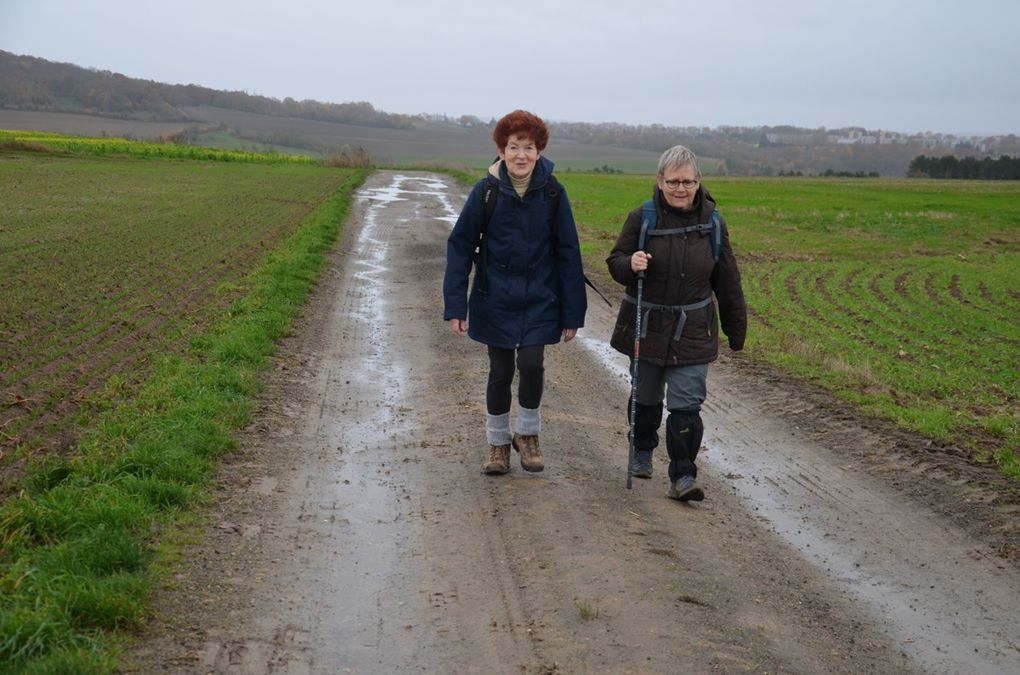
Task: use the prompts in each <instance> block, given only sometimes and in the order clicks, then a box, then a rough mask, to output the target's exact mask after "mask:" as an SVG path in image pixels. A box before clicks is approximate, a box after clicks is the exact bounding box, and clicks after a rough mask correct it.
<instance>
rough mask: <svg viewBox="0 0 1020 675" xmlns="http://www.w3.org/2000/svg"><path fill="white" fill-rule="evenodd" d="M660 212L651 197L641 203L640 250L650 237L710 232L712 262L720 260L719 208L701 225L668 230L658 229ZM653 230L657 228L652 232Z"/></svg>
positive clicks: (720, 218)
mask: <svg viewBox="0 0 1020 675" xmlns="http://www.w3.org/2000/svg"><path fill="white" fill-rule="evenodd" d="M657 221H658V212H657V211H656V209H655V203H654V202H653V201H652V200H651V199H649V200H648V201H646V202H645V203H644V204H642V205H641V233H640V234H639V235H638V250H642V251H643V250H644V248H645V244H646V243H647V240H648V237H656V236H665V235H669V234H684V233H687V232H708V233H709V237H710V239H709V242H710V243H711V244H712V262H713V263H717V262H719V255H720V254H721V253H722V216H720V215H719V211H718V209H713V210H712V215H711V216H709V218H708V222H707V223H701V224H699V225H688V226H687V227H676V228H670V229H668V230H656V228H655V225H656V223H657ZM651 230H655V231H654V232H652V231H651Z"/></svg>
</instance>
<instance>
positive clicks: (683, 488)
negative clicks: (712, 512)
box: [667, 476, 705, 502]
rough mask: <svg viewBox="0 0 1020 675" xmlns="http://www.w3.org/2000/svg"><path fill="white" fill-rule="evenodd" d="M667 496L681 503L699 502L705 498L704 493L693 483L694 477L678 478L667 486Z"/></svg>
mask: <svg viewBox="0 0 1020 675" xmlns="http://www.w3.org/2000/svg"><path fill="white" fill-rule="evenodd" d="M667 496H668V497H669V498H670V499H678V500H680V501H682V502H700V501H701V500H702V499H704V498H705V491H704V490H702V489H701V488H700V487H698V485H697V483H695V482H694V476H680V477H679V478H677V479H676V482H675V483H673V484H672V485H670V486H669V494H668V495H667Z"/></svg>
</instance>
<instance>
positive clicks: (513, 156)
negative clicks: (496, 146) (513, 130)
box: [499, 134, 539, 178]
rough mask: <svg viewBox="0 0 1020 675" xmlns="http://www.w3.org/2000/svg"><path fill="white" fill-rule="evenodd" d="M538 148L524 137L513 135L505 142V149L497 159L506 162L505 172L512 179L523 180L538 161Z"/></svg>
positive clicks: (533, 142)
mask: <svg viewBox="0 0 1020 675" xmlns="http://www.w3.org/2000/svg"><path fill="white" fill-rule="evenodd" d="M538 154H539V153H538V146H536V145H535V141H533V140H531V139H530V138H527V137H526V136H518V135H517V134H514V135H513V136H511V137H510V138H509V140H507V142H506V147H505V148H503V149H502V150H500V151H499V158H500V159H501V160H503V161H504V162H506V170H507V171H508V172H509V173H510V175H511V176H513V177H514V178H525V177H527V176H528V175H529V174H530V173H531V171H532V170H533V169H534V168H535V162H537V161H538Z"/></svg>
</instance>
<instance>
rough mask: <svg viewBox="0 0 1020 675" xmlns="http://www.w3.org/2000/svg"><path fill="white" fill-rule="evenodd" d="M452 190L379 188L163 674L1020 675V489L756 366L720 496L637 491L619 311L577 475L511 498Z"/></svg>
mask: <svg viewBox="0 0 1020 675" xmlns="http://www.w3.org/2000/svg"><path fill="white" fill-rule="evenodd" d="M463 197H464V194H463V190H460V189H458V188H455V187H452V186H451V181H450V180H449V179H446V178H443V177H439V176H434V175H426V174H395V173H391V172H380V173H378V174H376V175H374V176H373V177H372V178H371V179H370V180H369V181H368V183H367V184H366V185H365V186H364V188H363V189H362V191H361V197H360V199H359V201H358V203H357V206H356V208H355V209H354V212H353V216H352V219H351V221H350V222H349V223H348V225H347V228H346V231H345V237H344V242H343V245H342V246H341V250H339V251H338V252H337V253H336V254H335V256H334V257H333V259H332V264H331V266H330V268H329V270H328V271H327V273H326V274H325V276H324V278H323V280H322V283H321V285H320V287H319V288H318V291H317V293H316V295H315V297H314V299H313V301H312V303H311V304H310V305H309V307H308V309H307V312H306V315H305V318H304V319H303V320H302V322H301V324H300V326H299V330H298V332H297V334H296V335H295V336H294V337H293V338H291V339H289V340H287V341H286V343H285V345H284V346H283V348H282V350H281V353H280V356H279V357H278V359H277V368H276V370H275V372H274V373H273V374H272V375H271V377H270V378H269V383H268V386H267V389H266V391H265V392H264V395H263V397H262V399H261V404H260V410H259V412H258V414H257V419H256V420H255V422H254V423H253V424H252V425H251V427H250V428H249V429H247V430H246V431H245V432H244V434H242V436H241V439H240V441H241V446H240V448H239V450H238V452H237V453H236V454H235V455H234V456H232V457H231V458H229V459H228V460H227V463H226V465H225V466H224V470H223V472H222V484H223V489H222V492H221V494H220V501H219V503H218V504H217V505H216V507H215V508H214V510H213V512H212V514H211V515H210V519H209V522H208V526H207V527H206V528H204V529H203V531H202V536H201V542H200V543H197V544H196V545H194V546H193V547H190V548H189V550H188V554H189V557H188V560H187V561H186V563H185V564H184V565H183V566H182V569H181V571H180V573H179V574H178V575H177V576H176V577H175V578H174V579H173V588H165V589H162V590H161V591H160V592H159V595H158V598H157V616H156V618H154V619H153V622H152V625H151V627H150V629H149V630H148V631H147V634H146V635H145V636H144V637H143V640H142V641H141V642H140V643H139V644H138V645H137V646H136V648H134V649H133V650H132V653H131V654H130V656H131V658H132V659H134V661H135V663H136V667H137V669H138V670H139V671H141V672H188V673H191V672H236V673H343V672H353V673H394V672H430V673H431V672H435V673H440V672H441V673H453V672H457V673H472V672H476V673H554V672H555V673H559V672H563V673H577V672H599V673H601V672H612V673H624V672H626V673H681V672H683V673H688V672H689V673H701V672H746V671H751V672H759V673H777V672H796V673H822V672H833V673H846V672H880V673H900V672H903V673H910V672H947V673H949V672H984V673H1000V672H1016V671H1018V670H1020V639H1018V638H1017V637H1016V633H1015V621H1016V617H1017V614H1016V612H1017V610H1016V608H1017V607H1020V571H1018V566H1017V556H1016V552H1017V548H1016V546H1017V542H1018V535H1017V526H1016V523H1015V521H1016V504H1017V503H1018V502H1020V499H1018V497H1017V491H1016V489H1015V488H1010V487H1008V486H1004V485H1003V484H1002V483H1001V481H1000V480H999V479H998V478H997V477H996V473H995V471H994V470H987V471H986V470H982V469H975V468H970V467H967V466H965V465H963V464H962V462H958V461H956V460H955V459H954V458H952V457H948V458H947V457H944V456H943V455H941V454H938V453H930V452H926V450H925V447H924V444H923V443H922V442H921V441H920V440H918V439H914V438H911V437H909V436H907V435H904V434H901V433H899V432H896V431H895V430H893V429H890V428H886V427H885V426H884V425H881V424H876V423H873V422H867V423H864V422H863V421H861V420H857V419H855V418H854V417H853V416H851V415H849V414H848V413H847V412H846V411H844V410H842V409H841V408H840V407H839V406H838V405H837V404H835V403H834V402H833V401H832V400H831V399H829V398H828V397H826V396H825V395H824V394H821V393H819V392H815V391H812V390H808V389H804V388H802V387H799V386H797V385H795V384H793V383H790V382H787V381H785V380H783V379H782V378H778V377H776V376H775V375H774V374H772V373H768V372H767V371H763V370H761V369H760V368H756V367H754V366H752V365H751V364H749V363H747V362H746V361H745V360H744V359H742V358H724V359H723V360H722V361H721V362H720V363H718V364H716V365H715V366H713V369H712V371H711V375H710V382H709V385H710V393H709V397H710V403H709V405H708V406H707V408H706V412H705V419H706V427H707V430H706V439H705V446H706V449H705V451H704V455H703V456H704V461H703V463H702V466H703V469H702V474H701V475H702V476H703V478H704V484H705V486H706V491H707V494H708V498H707V500H706V501H705V502H702V503H700V504H696V505H690V506H688V505H681V504H679V503H677V502H673V501H671V500H668V499H666V498H665V491H666V480H665V478H664V475H665V464H664V461H663V458H662V457H661V456H659V457H658V458H657V463H656V469H655V470H656V477H655V478H653V479H652V480H651V481H640V480H636V481H635V484H634V489H633V491H632V492H630V493H628V491H627V490H626V489H625V473H624V465H625V460H626V436H625V431H626V413H625V405H626V397H627V393H628V381H627V377H626V372H625V363H624V362H623V359H622V357H619V355H615V354H613V353H610V352H608V351H607V349H606V347H605V341H606V338H607V336H608V334H609V326H610V322H611V319H612V311H611V310H609V309H608V308H606V307H605V306H604V305H600V304H598V303H600V302H601V301H599V300H598V299H597V298H594V297H593V299H592V300H591V311H590V314H589V320H588V326H587V327H586V328H585V329H584V330H583V331H582V332H581V335H580V336H579V339H578V340H575V341H574V342H572V343H570V344H567V345H558V346H555V347H552V348H550V349H549V350H547V363H546V378H547V379H546V382H547V387H546V396H545V399H544V401H543V415H544V427H543V433H542V443H543V448H544V449H545V454H546V463H547V469H546V471H545V472H544V473H542V474H536V475H532V474H526V473H524V472H522V471H521V470H520V469H519V467H515V469H514V471H513V472H512V473H511V474H510V475H508V476H504V477H485V476H482V475H481V474H480V471H479V467H480V462H481V459H482V452H483V448H484V431H483V416H484V407H483V403H482V399H483V393H484V378H485V373H486V365H487V364H486V359H485V353H484V348H483V347H481V346H480V345H478V344H476V343H473V342H471V341H470V340H468V339H466V338H464V339H458V338H457V337H456V336H455V335H454V334H453V333H452V332H451V331H450V330H449V328H448V326H447V325H446V324H444V323H443V322H442V320H441V318H442V298H441V289H440V281H441V276H442V270H443V266H444V262H445V239H446V236H447V234H448V232H449V228H450V226H451V222H452V219H453V218H454V217H455V215H456V213H457V212H458V211H459V208H460V205H461V203H462V201H463Z"/></svg>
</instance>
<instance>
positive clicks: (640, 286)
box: [627, 218, 649, 490]
mask: <svg viewBox="0 0 1020 675" xmlns="http://www.w3.org/2000/svg"><path fill="white" fill-rule="evenodd" d="M648 224H649V222H648V219H647V218H646V219H645V221H644V222H643V223H641V233H640V234H639V235H638V250H639V251H643V250H644V248H645V235H646V234H647V233H648ZM644 286H645V271H644V270H641V271H640V272H638V273H637V299H636V300H635V302H634V307H635V312H634V316H635V318H634V360H633V362H632V363H631V364H630V448H629V451H628V457H627V490H630V489H631V488H632V483H633V477H632V476H631V475H630V469H631V467H632V466H634V453H635V448H634V441H635V437H634V427H635V424H636V421H637V375H638V363H639V362H640V360H641V294H642V292H643V291H644Z"/></svg>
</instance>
